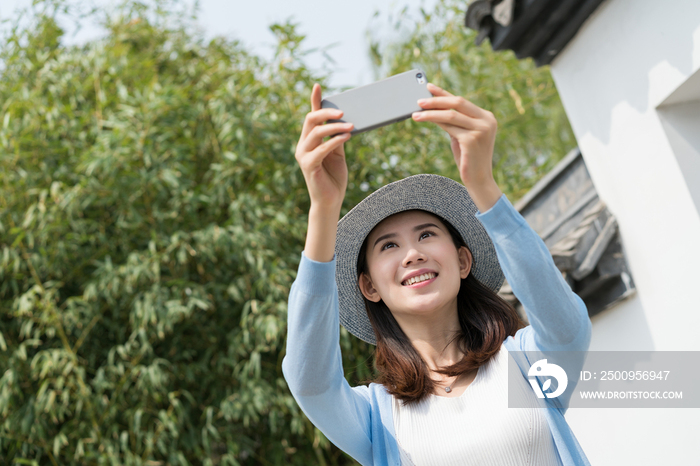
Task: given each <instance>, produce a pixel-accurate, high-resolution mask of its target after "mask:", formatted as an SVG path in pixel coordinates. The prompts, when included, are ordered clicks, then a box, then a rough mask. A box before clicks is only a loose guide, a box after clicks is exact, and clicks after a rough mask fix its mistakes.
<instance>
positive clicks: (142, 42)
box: [0, 1, 573, 465]
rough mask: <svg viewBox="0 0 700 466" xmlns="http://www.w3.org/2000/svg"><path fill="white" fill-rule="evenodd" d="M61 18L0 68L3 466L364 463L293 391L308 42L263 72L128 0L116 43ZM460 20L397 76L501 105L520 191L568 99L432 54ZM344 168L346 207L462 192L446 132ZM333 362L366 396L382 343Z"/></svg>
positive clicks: (415, 135) (45, 17)
mask: <svg viewBox="0 0 700 466" xmlns="http://www.w3.org/2000/svg"><path fill="white" fill-rule="evenodd" d="M45 4H46V5H54V6H56V5H58V6H61V5H62V2H60V1H55V2H45ZM56 11H57V10H56V8H54V9H51V8H48V9H45V10H43V13H39V14H37V15H35V16H34V17H33V18H32V21H31V22H30V24H29V25H28V26H27V27H25V28H19V27H15V28H14V29H13V30H12V31H10V32H9V33H8V34H9V35H8V37H7V38H6V40H5V41H4V42H3V45H2V48H1V49H0V62H1V63H2V67H1V68H0V459H2V462H3V464H4V463H8V464H126V465H158V464H182V465H185V464H211V465H214V464H229V465H237V464H282V463H289V464H300V465H301V464H350V463H352V460H350V459H349V458H348V457H346V456H345V455H344V454H342V453H341V452H339V451H338V450H337V449H336V448H335V447H333V446H332V445H331V444H330V443H329V442H328V440H327V439H325V437H323V435H321V434H320V433H319V432H318V431H317V430H316V429H315V428H314V427H313V426H312V425H311V423H310V422H309V421H308V420H307V419H306V417H305V416H304V415H303V413H301V411H300V410H299V408H298V406H297V405H296V403H295V401H294V399H293V398H292V396H291V395H290V393H289V391H288V389H287V387H286V384H285V382H284V379H283V377H282V372H281V361H282V358H283V356H284V338H285V334H286V327H285V322H286V300H287V296H288V292H289V287H290V286H291V283H292V281H293V279H294V276H295V270H296V268H297V265H298V261H299V258H300V253H301V249H302V247H303V241H304V236H305V231H306V220H307V217H306V215H307V212H308V196H307V193H306V188H305V185H304V181H303V177H302V176H301V172H300V170H299V169H298V167H297V165H296V162H295V160H294V148H295V144H296V141H297V140H298V137H299V131H300V128H301V122H302V121H303V118H304V115H305V114H306V113H307V112H308V111H309V105H308V96H309V94H310V89H311V86H312V85H313V83H314V82H320V83H321V85H322V86H323V87H324V90H325V92H326V93H328V92H329V90H328V89H327V87H326V82H327V77H325V76H319V75H317V74H314V73H313V72H311V71H309V70H308V69H307V67H306V66H305V64H304V55H305V53H306V52H304V51H303V47H302V45H303V36H300V35H299V34H298V33H297V32H296V29H295V26H294V25H292V24H281V25H275V26H273V27H272V28H271V29H272V31H273V32H274V33H275V35H276V36H277V40H278V48H277V54H276V56H275V58H274V60H272V61H271V62H265V61H263V60H262V59H260V58H259V57H256V56H253V55H251V54H249V53H247V52H246V50H244V49H243V48H242V47H241V46H240V45H239V44H238V43H236V42H232V41H227V40H224V39H216V40H213V41H209V42H207V41H205V40H204V39H203V38H202V37H201V36H199V35H197V34H196V33H193V32H192V30H193V29H192V27H191V23H190V22H189V20H188V19H187V18H186V17H185V15H181V14H175V13H173V8H172V7H171V6H170V5H169V4H167V3H164V2H157V3H156V4H155V5H154V6H145V5H144V4H143V3H142V2H136V1H127V2H126V3H124V4H123V5H122V7H121V8H119V9H118V10H117V11H116V13H114V14H113V15H111V16H107V17H106V19H105V20H104V23H105V26H106V28H107V31H108V34H107V35H106V37H105V38H104V39H103V40H100V41H97V42H94V43H91V44H86V45H83V46H64V45H62V34H63V31H62V30H61V29H60V27H59V26H58V24H57V22H56V19H55V17H56ZM451 11H456V10H454V9H452V10H450V9H449V8H447V7H445V6H444V5H441V6H439V7H438V10H437V11H436V12H435V13H434V15H433V16H431V17H430V18H428V16H426V17H425V18H424V20H422V21H423V22H422V23H420V24H419V25H418V26H417V27H416V32H415V34H413V35H411V36H410V37H408V38H404V39H402V40H401V41H399V42H397V43H396V44H394V45H392V46H391V47H388V48H387V50H384V51H382V52H381V53H382V56H383V57H384V61H383V62H382V63H390V66H389V65H387V66H388V68H387V70H388V71H387V72H389V73H391V72H393V71H396V70H402V69H404V68H405V67H407V66H409V65H410V66H412V65H413V63H412V61H413V60H414V59H415V58H416V57H415V54H414V52H413V50H414V49H415V44H416V43H418V41H422V42H420V43H421V44H423V43H424V42H425V45H421V46H422V47H423V48H421V49H420V50H422V52H421V54H419V55H418V57H419V58H420V57H425V59H426V61H425V62H419V64H420V65H422V66H423V67H424V68H425V69H426V71H427V72H429V73H430V74H429V76H431V77H433V79H434V80H435V81H436V82H437V83H438V84H442V85H443V86H445V87H446V88H447V89H449V90H452V91H453V92H455V93H462V94H465V95H470V96H472V97H479V98H483V99H484V100H478V99H477V98H474V100H475V102H477V103H479V104H481V105H485V106H487V107H489V104H493V106H492V107H491V109H492V110H494V109H495V113H496V114H497V116H499V118H500V119H501V128H502V130H501V132H502V134H503V135H504V136H503V138H504V141H502V142H499V144H500V145H499V146H498V147H499V151H500V153H501V154H508V157H506V156H505V155H501V157H500V159H499V167H500V169H499V170H498V171H497V173H498V176H499V177H500V180H502V181H504V183H505V185H506V186H508V189H509V190H510V191H509V192H510V193H518V192H520V191H522V190H524V189H527V187H529V186H531V185H532V183H534V182H535V181H536V179H537V176H538V174H540V173H541V170H543V169H546V167H547V166H549V165H551V160H553V159H554V157H553V156H554V155H557V156H560V155H563V153H564V152H565V150H563V149H564V146H566V144H570V143H569V142H568V140H566V138H565V137H563V136H562V134H564V133H565V131H564V130H562V128H564V127H565V125H564V123H562V122H561V121H560V120H561V115H563V114H562V113H561V109H560V107H558V105H559V104H558V101H557V100H556V93H555V91H554V88H553V86H552V83H551V80H550V79H549V77H548V73H547V72H546V70H534V69H533V68H532V67H531V65H529V64H521V63H520V62H517V61H515V60H514V59H513V58H512V57H504V56H503V55H501V54H493V53H491V52H489V51H487V50H485V49H476V48H474V47H473V46H472V45H471V43H472V42H473V37H472V36H471V35H470V34H469V33H467V32H465V31H464V30H461V31H460V30H458V29H459V28H458V27H457V25H456V24H457V23H455V21H456V20H450V21H448V22H444V21H443V22H444V24H446V25H447V26H444V27H445V30H444V31H443V32H442V33H437V34H435V37H434V39H435V44H433V45H429V44H428V43H429V41H428V39H429V37H431V34H430V33H429V32H427V31H428V30H427V26H428V25H430V24H433V22H437V23H435V24H443V23H441V22H440V20H439V18H443V20H445V19H447V18H448V17H449V15H448V14H447V13H448V12H451ZM438 36H439V37H438ZM438 39H440V40H439V41H438ZM448 39H449V40H448ZM441 41H443V42H441ZM460 41H462V42H460ZM430 47H433V48H432V49H431V48H430ZM375 50H377V51H379V50H380V48H377V47H375ZM406 50H408V51H410V54H407V53H406ZM444 50H452V55H445V56H444V57H443V56H442V55H435V54H437V53H439V52H441V51H444ZM430 56H440V57H442V58H441V61H440V63H439V66H438V65H435V64H433V65H431V61H430V60H428V59H427V57H430ZM465 57H468V60H465ZM475 57H476V58H475ZM479 57H481V58H479ZM465 61H466V62H469V63H470V66H475V67H476V68H474V70H476V71H474V73H476V74H474V73H472V75H474V76H476V75H478V83H480V84H478V85H477V80H475V78H473V76H471V75H470V74H469V73H468V72H467V70H468V68H466V66H465V65H462V63H463V62H465ZM476 61H478V63H479V65H478V66H477V65H476V64H474V63H475V62H476ZM455 62H458V63H459V65H458V64H456V63H455ZM469 69H471V68H469ZM470 72H471V71H470ZM500 73H507V74H506V76H508V77H512V82H510V83H506V82H502V80H501V74H500ZM489 80H493V81H492V82H490V81H489ZM487 83H488V84H490V85H492V87H489V85H487ZM508 86H512V88H513V89H515V90H516V92H517V93H518V95H520V96H521V99H522V103H521V104H520V105H522V106H523V108H525V110H526V111H525V114H524V115H522V116H521V115H520V114H517V115H516V113H514V109H515V112H517V108H516V107H514V106H513V105H514V104H513V100H512V99H511V97H510V95H509V94H508V91H507V90H506V89H509V88H508ZM556 118H559V120H556ZM553 119H554V120H553ZM566 134H568V133H566ZM570 140H571V142H573V138H570ZM511 149H512V151H511ZM346 150H347V153H348V160H349V163H350V173H351V179H350V187H349V190H348V195H347V199H346V204H345V210H347V209H349V208H350V207H352V206H353V205H354V204H355V203H356V202H357V201H359V200H360V199H361V198H362V197H364V196H365V195H366V194H367V191H368V189H373V188H375V187H378V186H379V185H382V184H384V183H386V182H389V181H392V180H394V179H397V178H400V177H403V176H407V175H409V174H414V173H418V172H425V171H428V172H434V173H441V174H446V175H448V176H452V177H455V174H456V172H454V171H452V156H451V154H450V152H449V143H448V142H447V140H446V139H445V136H444V134H441V133H440V132H439V131H438V130H436V129H434V128H429V127H427V126H426V125H422V126H421V125H418V124H416V123H414V122H412V121H406V122H404V123H401V124H398V125H393V126H391V127H388V128H383V129H382V130H378V131H374V132H371V133H367V134H364V135H362V136H361V137H358V138H354V139H353V140H351V141H350V142H349V143H348V144H347V148H346ZM538 156H544V157H545V158H546V162H545V163H543V164H540V166H539V167H537V168H536V169H534V171H533V172H532V173H530V174H518V176H517V177H515V178H517V179H514V180H511V179H510V178H509V177H510V176H511V175H512V174H513V172H515V171H517V170H516V168H517V167H528V168H529V165H528V164H530V163H531V161H532V159H533V158H536V157H538ZM512 167H516V168H512ZM543 167H544V168H543ZM508 170H511V171H508ZM512 176H515V175H512ZM509 183H510V184H509ZM502 185H503V184H502ZM341 345H342V347H343V352H344V355H345V367H346V375H347V377H348V380H349V381H350V382H351V383H352V384H356V383H358V381H360V380H364V379H366V378H368V377H371V375H372V363H371V354H372V353H371V347H369V346H368V345H366V344H364V343H362V342H360V341H358V340H357V339H354V338H351V337H350V336H349V335H348V334H347V332H345V331H344V330H343V331H342V332H341Z"/></svg>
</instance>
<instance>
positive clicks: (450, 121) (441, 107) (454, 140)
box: [413, 84, 502, 212]
mask: <svg viewBox="0 0 700 466" xmlns="http://www.w3.org/2000/svg"><path fill="white" fill-rule="evenodd" d="M428 90H429V91H430V93H431V94H433V96H434V97H432V98H428V99H421V100H419V101H418V104H419V105H420V106H421V108H423V109H424V111H422V112H416V113H414V114H413V119H414V120H415V121H432V122H434V123H436V124H437V125H438V126H440V127H441V128H442V129H444V130H445V131H447V134H449V135H450V146H451V148H452V154H453V155H454V160H455V163H456V164H457V168H458V169H459V175H460V177H461V178H462V183H464V186H466V187H467V190H468V191H469V194H470V195H471V197H472V199H473V200H474V203H475V204H476V206H477V208H478V209H479V210H480V211H481V212H485V211H486V210H488V209H490V208H491V207H492V206H493V205H494V204H495V203H496V201H498V199H499V198H500V197H501V194H502V193H501V190H500V189H499V188H498V185H497V184H496V181H495V180H494V179H493V170H492V163H493V147H494V144H495V142H496V129H497V128H498V123H497V122H496V118H495V117H494V116H493V113H491V112H489V111H488V110H484V109H482V108H479V107H477V106H476V105H474V104H473V103H471V102H469V101H468V100H466V99H465V98H464V97H459V96H455V95H452V94H450V93H449V92H447V91H445V90H443V89H440V88H439V87H437V86H435V85H434V84H428Z"/></svg>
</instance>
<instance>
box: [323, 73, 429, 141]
mask: <svg viewBox="0 0 700 466" xmlns="http://www.w3.org/2000/svg"><path fill="white" fill-rule="evenodd" d="M432 96H433V95H432V94H431V93H430V91H428V78H427V77H426V75H425V72H424V71H423V70H419V69H415V70H411V71H406V72H405V73H400V74H397V75H394V76H390V77H388V78H386V79H382V80H381V81H377V82H375V83H372V84H367V85H366V86H361V87H356V88H355V89H350V90H349V91H345V92H341V93H340V94H336V95H333V96H331V97H328V98H327V99H323V100H322V101H321V108H337V109H340V110H342V111H343V118H342V119H340V120H328V122H329V123H352V124H353V125H354V126H355V127H354V128H353V130H352V132H351V133H350V134H353V135H354V134H359V133H364V132H365V131H369V130H372V129H375V128H379V127H381V126H386V125H390V124H392V123H396V122H397V121H402V120H405V119H407V118H410V117H411V114H413V112H420V111H422V110H423V109H422V108H421V107H420V106H419V105H418V103H417V101H418V99H426V98H429V97H432Z"/></svg>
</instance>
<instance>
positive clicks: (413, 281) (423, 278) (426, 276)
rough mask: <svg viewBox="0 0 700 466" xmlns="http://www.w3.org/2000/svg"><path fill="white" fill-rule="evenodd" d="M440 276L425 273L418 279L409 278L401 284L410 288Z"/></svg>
mask: <svg viewBox="0 0 700 466" xmlns="http://www.w3.org/2000/svg"><path fill="white" fill-rule="evenodd" d="M437 275H438V274H436V273H433V272H430V273H424V274H422V275H418V276H417V277H413V278H409V279H408V280H406V281H405V282H403V283H401V284H402V285H403V286H410V285H415V284H416V283H420V282H424V281H426V280H430V279H432V278H435V277H437Z"/></svg>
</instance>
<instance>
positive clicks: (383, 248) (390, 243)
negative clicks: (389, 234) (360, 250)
mask: <svg viewBox="0 0 700 466" xmlns="http://www.w3.org/2000/svg"><path fill="white" fill-rule="evenodd" d="M391 245H394V246H396V243H392V242H388V243H385V244H384V246H382V249H381V250H382V251H383V250H385V249H388V246H391Z"/></svg>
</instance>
